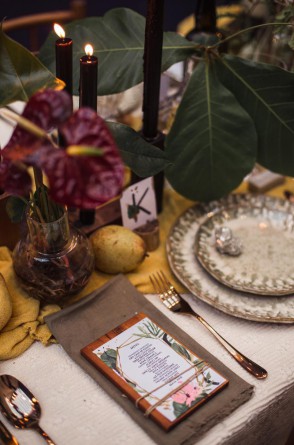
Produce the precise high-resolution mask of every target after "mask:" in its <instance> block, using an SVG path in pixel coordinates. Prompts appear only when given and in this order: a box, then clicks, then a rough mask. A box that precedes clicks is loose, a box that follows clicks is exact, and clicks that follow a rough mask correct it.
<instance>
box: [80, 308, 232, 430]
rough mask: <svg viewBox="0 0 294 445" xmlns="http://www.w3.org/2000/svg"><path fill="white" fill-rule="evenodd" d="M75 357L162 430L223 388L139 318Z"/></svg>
mask: <svg viewBox="0 0 294 445" xmlns="http://www.w3.org/2000/svg"><path fill="white" fill-rule="evenodd" d="M81 354H82V355H83V356H84V357H85V358H86V359H87V360H89V361H90V362H91V363H92V364H93V365H94V366H95V367H97V368H98V369H99V370H100V371H101V372H102V373H103V374H104V375H105V376H106V377H107V378H108V379H110V380H111V381H112V382H113V383H114V384H115V385H116V386H118V387H119V388H120V389H121V390H122V391H123V392H124V393H125V394H126V395H127V396H128V397H129V398H130V399H131V400H132V401H133V402H134V403H135V404H136V406H137V407H138V408H140V409H141V410H142V411H144V413H145V415H146V416H149V417H150V418H152V419H153V420H154V421H155V422H157V423H158V424H159V425H160V426H161V427H162V428H163V429H164V430H166V431H168V430H170V429H171V428H172V427H174V426H175V425H176V424H177V423H179V422H180V421H181V420H182V419H183V418H185V417H186V416H187V415H189V414H190V413H191V412H192V411H194V410H195V408H197V407H198V406H199V405H201V404H202V403H204V402H206V401H207V400H208V399H209V398H210V397H212V396H213V395H215V394H216V393H217V392H218V391H219V390H220V389H222V388H224V387H225V386H226V385H227V384H228V380H227V379H226V378H224V377H223V376H222V375H221V374H220V373H219V372H217V371H216V370H215V369H214V368H213V367H212V366H211V365H210V364H209V363H207V362H205V361H204V360H203V359H201V358H200V357H198V356H197V355H196V354H195V353H194V352H191V351H190V350H189V349H187V348H186V347H185V346H184V345H182V344H181V343H180V342H178V341H177V340H176V339H175V338H174V337H173V336H172V335H171V334H169V333H167V332H165V331H164V330H163V329H162V328H161V327H160V326H159V325H158V324H156V323H154V322H153V321H152V320H151V319H150V318H149V317H148V316H146V315H145V314H143V313H140V314H137V315H135V316H134V317H132V318H131V319H130V320H128V321H126V322H125V323H123V324H121V325H120V326H118V327H116V328H115V329H113V330H112V331H110V332H108V333H107V334H105V335H104V336H102V337H101V338H99V339H97V340H96V341H94V342H93V343H91V344H89V345H87V346H86V347H84V348H83V349H82V350H81Z"/></svg>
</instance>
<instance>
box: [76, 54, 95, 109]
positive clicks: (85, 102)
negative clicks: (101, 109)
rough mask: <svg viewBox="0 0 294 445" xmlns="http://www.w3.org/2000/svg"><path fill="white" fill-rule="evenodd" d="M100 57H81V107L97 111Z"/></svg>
mask: <svg viewBox="0 0 294 445" xmlns="http://www.w3.org/2000/svg"><path fill="white" fill-rule="evenodd" d="M97 78H98V59H97V57H95V56H92V55H86V56H83V57H81V58H80V107H90V108H92V109H93V110H95V111H97Z"/></svg>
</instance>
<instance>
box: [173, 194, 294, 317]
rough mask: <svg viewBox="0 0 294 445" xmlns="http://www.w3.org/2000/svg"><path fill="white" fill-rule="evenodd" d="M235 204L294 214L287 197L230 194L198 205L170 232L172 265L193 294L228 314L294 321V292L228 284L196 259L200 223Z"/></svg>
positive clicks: (187, 212)
mask: <svg viewBox="0 0 294 445" xmlns="http://www.w3.org/2000/svg"><path fill="white" fill-rule="evenodd" d="M232 206H243V207H246V206H247V207H249V208H250V207H255V208H260V209H264V208H266V209H271V210H272V211H280V212H286V213H288V214H294V205H293V204H291V203H290V202H288V201H284V200H282V199H277V198H272V197H269V196H254V195H249V194H243V195H229V196H228V197H227V198H223V199H221V200H219V201H214V202H211V203H208V204H198V205H195V206H193V207H191V208H190V209H188V210H187V211H186V212H184V213H183V214H182V215H181V216H180V217H179V218H178V220H177V221H176V222H175V224H174V226H173V227H172V229H171V231H170V233H169V236H168V239H167V256H168V261H169V264H170V267H171V269H172V270H173V272H174V274H175V275H176V276H177V278H178V279H179V280H180V281H181V282H182V284H183V285H184V286H186V288H187V289H188V290H189V291H190V292H191V293H192V294H193V295H195V296H196V297H198V298H199V299H201V300H202V301H205V302H206V303H208V304H209V305H211V306H213V307H215V308H217V309H219V310H221V311H223V312H225V313H227V314H230V315H233V316H235V317H240V318H244V319H247V320H254V321H260V322H270V323H293V322H294V295H293V294H292V295H287V296H279V297H275V296H265V295H253V294H250V293H246V292H241V291H238V290H235V289H232V288H229V287H227V286H225V285H223V284H221V283H220V282H218V281H217V280H215V279H214V278H213V277H212V276H211V275H209V274H208V273H207V272H206V271H205V269H204V268H203V267H202V266H201V264H200V263H199V262H198V260H197V259H196V257H195V252H194V241H195V235H196V232H197V230H198V228H199V226H200V225H201V224H202V223H203V222H204V221H205V220H206V219H207V217H208V215H209V214H211V212H216V211H221V210H222V209H226V208H231V207H232ZM290 258H291V257H290ZM290 258H288V259H289V261H290Z"/></svg>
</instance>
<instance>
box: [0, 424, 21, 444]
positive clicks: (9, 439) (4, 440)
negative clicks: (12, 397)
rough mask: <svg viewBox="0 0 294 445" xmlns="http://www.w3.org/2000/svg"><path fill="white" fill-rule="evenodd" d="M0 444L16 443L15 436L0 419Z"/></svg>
mask: <svg viewBox="0 0 294 445" xmlns="http://www.w3.org/2000/svg"><path fill="white" fill-rule="evenodd" d="M0 445H18V441H17V440H16V438H15V437H14V436H13V435H12V434H11V433H10V431H9V430H8V429H7V428H6V426H5V425H4V423H2V422H1V420H0Z"/></svg>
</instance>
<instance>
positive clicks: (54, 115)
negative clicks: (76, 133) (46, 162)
mask: <svg viewBox="0 0 294 445" xmlns="http://www.w3.org/2000/svg"><path fill="white" fill-rule="evenodd" d="M71 110H72V105H71V97H70V96H69V94H68V93H67V92H66V91H55V90H50V89H46V90H43V91H40V92H38V93H36V94H34V95H33V96H32V97H31V98H30V100H29V101H28V103H27V105H26V107H25V109H24V111H23V113H22V116H23V117H25V118H26V119H28V120H29V121H31V122H33V123H34V124H36V125H37V126H38V127H40V128H42V129H43V130H45V131H46V132H48V131H50V130H52V129H53V128H55V127H57V126H58V125H59V124H61V123H62V122H64V121H65V120H66V119H68V117H69V116H70V114H71ZM40 141H42V140H41V139H40V138H37V137H36V136H35V135H33V134H32V133H30V132H28V131H27V130H24V129H23V128H22V127H21V126H20V125H17V126H16V127H15V130H14V132H13V133H12V136H11V138H10V141H9V142H8V144H7V145H6V147H5V148H4V149H3V150H2V155H3V157H5V158H10V159H22V160H24V159H25V158H26V156H27V154H30V153H32V152H33V151H35V150H38V149H39V148H40V146H41V145H40ZM43 142H44V140H43V141H42V144H43ZM38 144H39V145H38ZM15 151H16V152H17V153H12V152H15ZM22 151H23V153H22Z"/></svg>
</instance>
